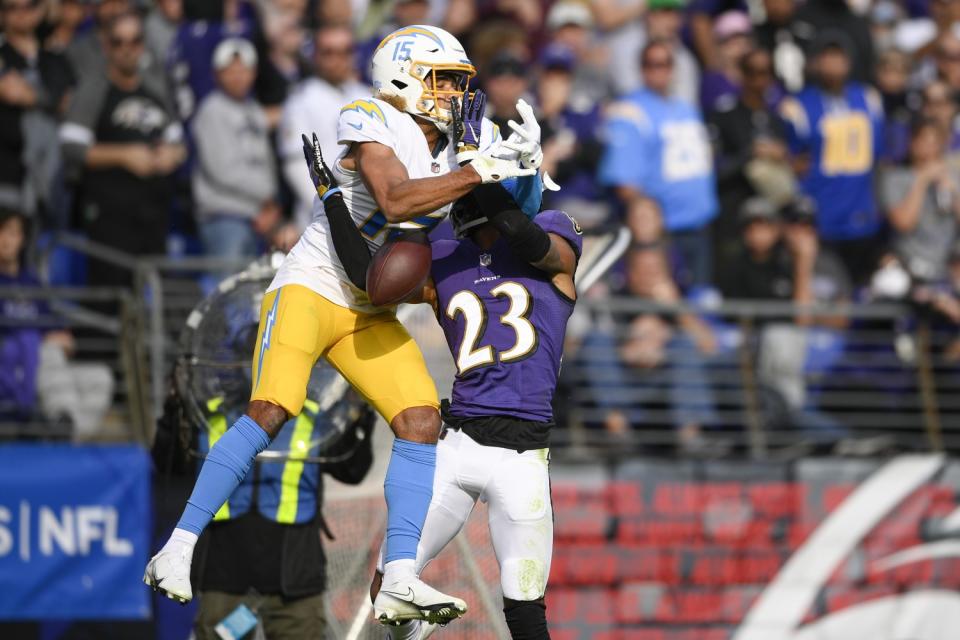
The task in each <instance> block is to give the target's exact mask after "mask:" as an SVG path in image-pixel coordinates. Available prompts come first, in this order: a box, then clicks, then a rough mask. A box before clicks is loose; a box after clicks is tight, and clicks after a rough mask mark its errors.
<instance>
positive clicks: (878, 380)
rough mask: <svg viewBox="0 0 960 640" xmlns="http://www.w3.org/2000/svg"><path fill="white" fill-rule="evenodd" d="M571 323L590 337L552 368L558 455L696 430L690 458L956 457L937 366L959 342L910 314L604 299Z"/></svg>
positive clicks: (948, 387)
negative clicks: (695, 450)
mask: <svg viewBox="0 0 960 640" xmlns="http://www.w3.org/2000/svg"><path fill="white" fill-rule="evenodd" d="M578 313H581V314H585V315H587V316H589V322H586V323H584V324H586V325H587V326H589V327H590V328H589V330H587V331H586V332H585V333H584V334H583V335H581V336H579V337H578V339H577V340H576V343H577V344H576V347H575V348H573V349H568V351H567V355H566V356H565V367H564V372H563V385H562V388H561V389H562V390H561V394H560V400H561V403H560V404H561V406H563V407H565V409H566V411H567V414H568V416H569V420H568V423H569V425H570V429H569V430H568V431H567V432H566V433H563V432H560V433H558V434H557V435H558V438H557V442H558V443H560V442H562V443H563V444H565V445H570V446H574V447H580V448H581V449H583V450H585V451H592V450H596V449H601V450H606V451H608V452H611V453H629V454H635V453H637V452H638V451H640V450H644V449H645V448H647V449H654V450H656V449H657V448H671V447H672V445H674V444H675V443H676V442H677V440H678V439H679V440H682V438H680V437H679V436H680V433H681V432H682V431H684V427H686V428H687V429H689V428H691V427H696V428H698V429H699V432H700V433H701V434H702V442H701V443H700V444H701V445H702V446H704V447H705V450H703V451H702V452H701V453H702V454H704V455H715V454H719V453H721V452H725V451H728V450H735V451H741V452H744V453H747V454H749V455H751V456H752V457H757V458H759V457H766V456H770V455H776V454H778V453H780V454H783V455H789V454H791V453H793V454H797V453H805V452H808V451H810V450H811V449H814V450H831V449H833V450H837V451H840V452H844V451H846V452H850V453H857V452H862V453H870V452H879V451H881V450H883V449H912V450H917V449H931V450H943V449H944V448H949V449H954V450H955V449H957V448H958V447H960V402H958V401H956V400H954V399H953V397H952V391H953V390H954V389H955V388H957V386H958V384H960V375H958V371H957V365H956V364H955V363H954V362H953V361H952V359H951V358H949V357H947V356H946V355H944V354H946V353H948V347H949V345H950V344H951V342H952V341H953V339H954V338H956V337H958V336H960V333H958V332H957V331H956V330H955V329H954V328H953V327H951V326H950V325H949V324H948V323H947V322H946V321H937V320H935V319H933V318H932V317H931V315H930V314H927V313H924V312H922V310H916V309H913V308H911V307H909V306H906V305H897V304H866V305H843V306H819V307H818V306H808V307H798V306H795V305H793V304H791V303H785V302H773V301H770V302H766V301H762V302H760V301H746V300H740V301H737V300H730V301H724V302H723V303H722V304H717V305H714V306H711V307H710V308H703V307H698V306H691V305H689V304H681V305H662V304H656V303H652V302H649V301H644V300H640V299H635V298H612V299H607V300H603V301H599V302H596V301H587V300H584V301H581V302H580V303H579V305H578ZM683 315H687V316H688V317H694V318H697V319H698V322H697V324H698V325H700V326H705V327H707V329H708V331H709V334H710V335H711V336H712V338H713V340H714V342H715V345H716V348H715V349H710V348H706V347H705V346H704V345H703V344H702V343H703V342H704V341H703V340H702V336H701V340H700V342H699V343H698V336H697V335H696V334H698V333H703V332H702V330H701V331H694V332H691V331H689V330H686V329H683V328H680V326H679V325H680V324H681V323H679V322H678V319H679V318H680V317H681V316H683ZM706 342H709V340H708V341H706Z"/></svg>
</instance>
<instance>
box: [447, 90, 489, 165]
mask: <svg viewBox="0 0 960 640" xmlns="http://www.w3.org/2000/svg"><path fill="white" fill-rule="evenodd" d="M486 108H487V95H486V94H485V93H484V92H483V91H474V92H473V94H470V93H469V92H464V94H463V100H462V101H461V100H457V99H456V98H451V100H450V114H451V117H452V118H453V144H454V148H455V149H456V152H457V162H458V163H459V164H461V165H463V164H464V163H467V162H470V161H471V160H473V159H474V158H475V157H476V156H477V153H478V151H477V150H478V149H479V148H480V130H481V127H482V126H483V114H484V112H485V111H486Z"/></svg>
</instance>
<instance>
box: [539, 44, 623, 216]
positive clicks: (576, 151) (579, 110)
mask: <svg viewBox="0 0 960 640" xmlns="http://www.w3.org/2000/svg"><path fill="white" fill-rule="evenodd" d="M575 64H576V61H575V59H574V55H573V52H572V51H570V50H569V49H566V48H565V47H563V46H560V45H551V46H549V47H547V49H546V50H545V51H544V53H543V55H542V56H541V57H540V63H539V68H540V72H539V75H538V77H537V86H536V97H537V106H538V109H539V112H538V114H537V120H538V121H539V122H540V126H541V129H542V133H541V140H542V144H543V164H542V165H541V168H542V170H543V171H544V172H546V173H548V174H550V177H552V178H553V179H554V181H556V182H557V183H558V184H559V185H560V186H561V189H560V191H559V192H554V191H546V192H544V200H545V201H546V202H547V203H548V206H549V208H552V209H563V210H565V211H576V212H577V218H578V220H579V221H580V223H581V224H583V225H584V226H586V227H590V226H592V225H595V224H597V223H599V222H602V221H604V220H606V218H607V217H608V215H609V208H608V206H607V204H606V202H605V201H604V199H603V198H602V197H601V194H600V192H599V188H598V185H597V182H596V166H597V163H598V162H599V161H600V156H601V155H602V153H603V146H602V144H601V143H600V141H599V138H598V130H599V127H600V105H599V104H598V103H597V102H596V101H594V100H592V99H591V98H590V96H589V95H586V94H583V93H577V92H576V87H575V83H576V80H575V76H574V68H575V67H574V65H575Z"/></svg>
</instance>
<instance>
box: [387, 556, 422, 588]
mask: <svg viewBox="0 0 960 640" xmlns="http://www.w3.org/2000/svg"><path fill="white" fill-rule="evenodd" d="M415 569H416V561H415V560H413V559H412V558H403V559H401V560H393V561H392V562H388V563H387V564H385V565H383V583H384V584H393V583H394V582H397V581H399V580H402V579H404V578H416V577H417V572H416V570H415Z"/></svg>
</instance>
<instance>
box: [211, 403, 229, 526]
mask: <svg viewBox="0 0 960 640" xmlns="http://www.w3.org/2000/svg"><path fill="white" fill-rule="evenodd" d="M221 404H223V398H213V399H212V400H210V401H209V402H207V411H209V412H210V413H211V414H213V415H212V416H211V417H210V420H209V424H208V425H207V437H208V439H209V440H210V445H209V447H208V450H209V449H212V448H213V445H215V444H216V443H217V440H219V439H220V438H222V437H223V434H225V433H226V432H227V417H226V416H225V415H223V414H222V413H218V412H217V409H219V408H220V405H221ZM213 519H214V520H229V519H230V501H229V500H227V501H226V502H224V503H223V505H222V506H221V507H220V508H219V509H218V510H217V512H216V513H215V514H214V516H213Z"/></svg>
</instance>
